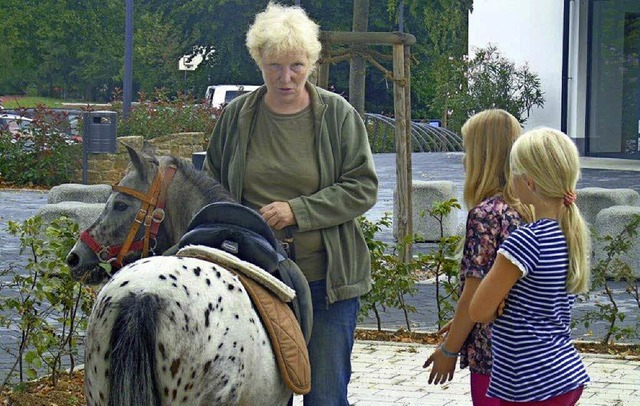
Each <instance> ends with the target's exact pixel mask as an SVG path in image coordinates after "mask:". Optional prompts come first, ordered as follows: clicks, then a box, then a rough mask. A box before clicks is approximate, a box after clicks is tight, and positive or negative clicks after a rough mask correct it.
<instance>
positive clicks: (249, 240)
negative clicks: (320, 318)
mask: <svg viewBox="0 0 640 406" xmlns="http://www.w3.org/2000/svg"><path fill="white" fill-rule="evenodd" d="M187 245H204V246H207V247H212V248H217V249H220V250H223V251H226V252H229V253H231V254H233V255H235V256H236V257H238V258H240V259H241V260H243V261H246V262H249V263H252V264H255V265H257V266H258V267H260V268H262V269H264V270H265V271H267V272H269V273H271V274H273V275H274V276H275V277H276V278H278V279H279V280H281V281H282V282H283V283H284V284H286V285H287V286H289V287H290V288H291V289H293V290H294V291H295V292H296V295H295V298H294V299H293V300H291V301H290V303H289V305H290V306H291V308H292V310H293V312H294V314H295V315H296V319H297V320H298V322H299V323H300V328H301V329H302V334H303V335H304V338H305V341H306V342H307V343H309V339H310V338H311V328H312V325H313V308H312V303H311V291H310V290H309V283H308V282H307V279H306V278H305V276H304V274H303V273H302V271H301V270H300V268H299V267H298V265H297V264H296V263H295V262H294V261H292V260H291V259H289V258H287V255H286V253H285V252H284V249H283V248H282V246H281V245H280V243H279V242H278V240H277V239H276V237H275V235H274V234H273V231H272V230H271V228H270V227H269V225H268V224H267V223H266V221H264V219H263V218H262V217H261V216H260V215H259V214H258V213H257V212H255V211H254V210H252V209H250V208H248V207H246V206H243V205H241V204H238V203H229V202H218V203H211V204H208V205H206V206H205V207H203V208H202V209H201V210H200V211H199V212H198V213H196V215H195V216H193V219H191V222H190V224H189V226H188V227H187V232H186V233H185V234H184V236H182V239H181V240H180V242H179V244H178V247H179V248H183V247H185V246H187Z"/></svg>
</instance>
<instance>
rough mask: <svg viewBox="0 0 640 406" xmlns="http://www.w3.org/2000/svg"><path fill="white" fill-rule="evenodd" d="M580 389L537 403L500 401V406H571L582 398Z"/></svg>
mask: <svg viewBox="0 0 640 406" xmlns="http://www.w3.org/2000/svg"><path fill="white" fill-rule="evenodd" d="M582 388H583V387H582V386H581V387H579V388H578V389H574V390H572V391H571V392H567V393H563V394H562V395H558V396H556V397H553V398H551V399H547V400H541V401H539V402H509V401H506V400H501V401H500V406H573V405H575V404H576V403H577V402H578V399H580V396H582Z"/></svg>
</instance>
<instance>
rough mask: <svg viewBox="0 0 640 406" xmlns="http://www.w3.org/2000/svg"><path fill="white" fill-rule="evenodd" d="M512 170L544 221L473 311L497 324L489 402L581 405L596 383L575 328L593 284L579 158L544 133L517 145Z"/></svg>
mask: <svg viewBox="0 0 640 406" xmlns="http://www.w3.org/2000/svg"><path fill="white" fill-rule="evenodd" d="M510 163H511V171H512V175H511V182H512V186H513V188H514V191H515V193H516V195H517V196H518V197H519V198H520V201H521V202H522V203H525V204H531V205H533V207H534V209H535V219H536V220H535V221H534V222H533V223H530V224H526V225H523V226H521V227H520V228H518V229H517V230H516V231H514V232H513V233H511V235H510V236H509V237H508V238H507V239H506V240H505V242H504V243H503V244H502V246H501V247H500V249H499V250H498V256H497V258H496V260H495V263H494V265H493V267H492V268H491V271H489V273H488V275H487V276H486V277H485V278H484V279H483V280H482V282H481V283H480V286H478V289H477V290H476V293H475V295H474V297H473V298H472V300H471V303H470V305H469V314H470V317H471V318H472V319H473V320H474V321H476V322H479V323H486V322H489V321H492V320H493V322H494V324H493V331H492V354H493V367H492V369H491V380H490V383H489V389H488V392H487V395H488V396H489V397H495V398H498V399H500V405H518V406H522V405H536V406H538V405H545V406H546V405H558V406H565V405H567V406H569V405H575V404H576V402H577V401H578V399H579V398H580V396H581V394H582V389H583V387H584V385H585V384H586V383H587V382H589V377H588V375H587V372H586V369H585V367H584V365H583V363H582V360H581V358H580V355H579V354H578V352H577V351H576V349H575V347H574V346H573V341H572V340H571V328H570V324H571V309H572V307H573V304H574V302H575V299H576V296H575V295H576V294H578V293H583V292H586V291H587V290H588V284H589V252H590V243H589V234H588V231H587V226H586V224H585V222H584V220H583V218H582V216H581V215H580V211H579V210H578V207H577V206H576V205H575V203H574V202H575V199H576V195H575V188H576V184H577V181H578V177H579V175H580V160H579V155H578V150H577V148H576V146H575V144H574V143H573V142H572V141H571V140H570V139H569V137H567V136H566V135H565V134H564V133H562V132H560V131H557V130H553V129H550V128H540V129H535V130H532V131H529V132H527V133H525V134H523V135H522V136H521V137H519V138H518V140H516V142H515V143H514V144H513V147H512V149H511V154H510ZM503 301H504V309H502V313H501V315H500V316H499V317H497V312H498V309H499V307H501V303H503ZM496 317H497V318H496Z"/></svg>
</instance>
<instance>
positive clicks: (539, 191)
mask: <svg viewBox="0 0 640 406" xmlns="http://www.w3.org/2000/svg"><path fill="white" fill-rule="evenodd" d="M510 161H511V168H512V170H513V173H514V174H519V175H522V174H524V175H526V176H528V177H530V178H531V179H533V181H534V182H535V184H536V195H537V196H538V197H539V198H540V199H543V200H549V201H558V200H560V201H562V200H563V199H564V197H565V196H566V195H567V194H570V193H575V189H576V184H577V183H578V178H579V177H580V156H579V154H578V148H576V146H575V144H574V143H573V141H571V139H570V138H569V137H568V136H567V135H566V134H564V133H563V132H561V131H558V130H554V129H552V128H538V129H534V130H531V131H528V132H526V133H525V134H523V135H522V136H521V137H520V138H518V140H517V141H516V142H515V143H514V144H513V148H512V150H511V158H510ZM558 222H559V223H560V228H561V229H562V232H563V233H564V236H565V238H566V240H567V246H568V249H569V272H568V274H567V291H568V292H569V293H574V294H577V293H583V292H586V291H588V290H589V278H590V273H591V271H590V269H589V255H590V252H591V247H590V244H591V243H590V237H589V232H588V229H587V225H586V223H585V221H584V219H583V218H582V215H581V214H580V210H579V209H578V206H576V205H575V204H574V203H571V204H569V205H564V204H563V206H562V209H561V210H560V215H559V217H558Z"/></svg>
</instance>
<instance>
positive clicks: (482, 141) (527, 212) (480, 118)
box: [462, 109, 533, 221]
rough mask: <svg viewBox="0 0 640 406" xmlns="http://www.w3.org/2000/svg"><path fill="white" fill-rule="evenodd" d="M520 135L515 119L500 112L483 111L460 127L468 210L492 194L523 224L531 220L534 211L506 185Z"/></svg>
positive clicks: (518, 124)
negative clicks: (513, 152) (513, 149)
mask: <svg viewBox="0 0 640 406" xmlns="http://www.w3.org/2000/svg"><path fill="white" fill-rule="evenodd" d="M521 133H522V128H521V127H520V123H519V122H518V120H517V119H516V118H515V117H514V116H512V115H511V114H509V113H508V112H506V111H504V110H500V109H490V110H484V111H481V112H480V113H477V114H475V115H473V116H472V117H471V118H469V119H468V120H467V122H466V123H464V125H463V126H462V143H463V146H464V150H465V157H464V159H465V165H464V171H465V182H464V191H463V199H464V203H465V205H466V206H467V208H468V209H471V208H472V207H475V206H477V205H478V204H479V203H480V202H481V201H483V200H484V199H486V198H489V197H491V196H495V195H501V196H502V198H503V199H504V201H505V202H507V204H508V205H509V206H511V207H513V208H514V209H515V210H516V211H517V212H518V213H519V214H520V215H521V216H522V217H523V218H524V219H525V221H531V220H533V214H532V213H533V210H532V208H530V207H529V206H527V205H524V204H522V203H521V202H520V200H519V199H518V198H517V197H515V195H514V193H513V191H512V187H511V182H509V174H510V170H509V153H510V151H511V146H512V145H513V142H514V141H515V140H516V138H518V136H519V135H520V134H521Z"/></svg>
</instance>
